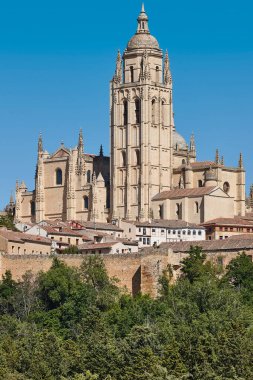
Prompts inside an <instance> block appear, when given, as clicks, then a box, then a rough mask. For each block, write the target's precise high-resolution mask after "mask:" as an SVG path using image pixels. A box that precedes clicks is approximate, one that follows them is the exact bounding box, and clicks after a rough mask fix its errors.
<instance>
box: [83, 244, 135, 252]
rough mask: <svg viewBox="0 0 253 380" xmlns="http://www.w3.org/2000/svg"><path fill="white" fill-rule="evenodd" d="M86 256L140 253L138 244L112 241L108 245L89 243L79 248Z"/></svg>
mask: <svg viewBox="0 0 253 380" xmlns="http://www.w3.org/2000/svg"><path fill="white" fill-rule="evenodd" d="M78 249H79V251H80V253H85V254H122V253H123V254H127V253H138V243H134V242H128V241H111V242H106V243H92V244H90V243H88V244H82V245H79V246H78Z"/></svg>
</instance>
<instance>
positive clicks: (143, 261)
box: [0, 248, 253, 297]
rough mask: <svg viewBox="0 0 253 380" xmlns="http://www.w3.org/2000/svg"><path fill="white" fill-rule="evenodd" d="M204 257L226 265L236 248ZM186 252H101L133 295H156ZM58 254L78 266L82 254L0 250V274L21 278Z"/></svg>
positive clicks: (45, 267) (43, 268) (48, 263)
mask: <svg viewBox="0 0 253 380" xmlns="http://www.w3.org/2000/svg"><path fill="white" fill-rule="evenodd" d="M245 251H246V254H248V255H253V251H252V249H251V250H247V249H245ZM206 253H207V260H210V261H212V262H214V263H219V262H220V259H221V258H222V266H223V267H224V268H225V267H226V266H227V265H228V263H229V262H230V261H231V260H232V259H233V258H235V257H236V256H237V255H238V253H240V252H238V251H237V250H235V249H234V250H230V251H218V252H206ZM186 256H187V253H186V252H173V251H172V250H171V249H169V250H168V249H158V250H155V249H152V248H151V249H147V250H145V253H138V254H117V255H110V254H108V255H101V257H102V258H103V261H104V263H105V267H106V269H107V271H108V274H109V276H110V277H115V278H117V279H118V280H119V283H118V285H119V286H120V287H125V288H126V289H127V291H128V292H129V293H131V294H133V295H136V294H138V293H139V292H142V293H143V294H149V295H151V296H152V297H155V296H156V295H157V292H158V287H159V286H158V280H159V277H160V276H161V275H162V274H163V271H164V270H167V269H168V266H169V265H170V268H171V270H172V272H173V278H174V281H175V280H176V279H177V278H178V276H179V275H180V268H181V265H180V262H181V260H182V259H183V258H185V257H186ZM54 257H57V258H59V259H60V260H62V261H63V262H65V263H66V264H67V265H69V266H72V267H80V266H81V264H82V263H83V260H84V257H85V256H84V255H80V254H79V255H34V254H33V255H32V254H27V255H14V254H4V253H1V254H0V278H1V277H2V275H3V274H4V273H5V272H6V270H10V271H11V272H12V276H13V278H14V279H15V280H18V279H21V278H22V275H23V274H24V273H25V272H26V271H32V272H33V273H35V274H37V273H38V272H39V271H47V270H49V269H50V267H51V265H52V262H53V258H54Z"/></svg>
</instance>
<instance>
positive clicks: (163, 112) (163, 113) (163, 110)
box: [162, 100, 165, 125]
mask: <svg viewBox="0 0 253 380" xmlns="http://www.w3.org/2000/svg"><path fill="white" fill-rule="evenodd" d="M162 125H165V101H164V100H163V101H162Z"/></svg>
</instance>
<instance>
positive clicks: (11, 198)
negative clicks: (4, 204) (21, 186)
mask: <svg viewBox="0 0 253 380" xmlns="http://www.w3.org/2000/svg"><path fill="white" fill-rule="evenodd" d="M14 203H15V202H14V197H13V194H12V192H11V196H10V205H13V204H14Z"/></svg>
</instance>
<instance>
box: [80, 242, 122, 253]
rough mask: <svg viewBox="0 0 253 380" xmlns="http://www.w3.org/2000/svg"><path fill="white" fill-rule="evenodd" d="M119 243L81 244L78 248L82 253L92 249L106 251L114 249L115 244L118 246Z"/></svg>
mask: <svg viewBox="0 0 253 380" xmlns="http://www.w3.org/2000/svg"><path fill="white" fill-rule="evenodd" d="M118 243H119V242H118V241H110V242H107V243H96V244H81V245H79V246H78V249H79V250H80V251H87V250H91V249H103V248H104V249H106V248H112V247H113V246H114V245H115V244H118Z"/></svg>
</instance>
